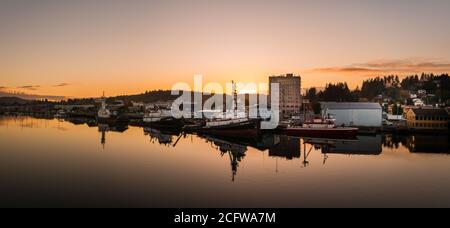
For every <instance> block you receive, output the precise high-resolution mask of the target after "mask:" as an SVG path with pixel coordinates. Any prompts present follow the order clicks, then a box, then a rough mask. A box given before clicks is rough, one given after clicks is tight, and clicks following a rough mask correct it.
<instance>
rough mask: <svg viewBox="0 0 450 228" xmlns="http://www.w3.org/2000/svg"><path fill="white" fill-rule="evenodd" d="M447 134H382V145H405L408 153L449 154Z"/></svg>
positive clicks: (449, 147)
mask: <svg viewBox="0 0 450 228" xmlns="http://www.w3.org/2000/svg"><path fill="white" fill-rule="evenodd" d="M449 141H450V140H449V135H447V134H443V135H438V134H436V135H383V146H384V147H387V148H395V149H397V148H401V147H406V148H407V149H408V151H409V152H410V153H430V154H431V153H436V154H450V145H449Z"/></svg>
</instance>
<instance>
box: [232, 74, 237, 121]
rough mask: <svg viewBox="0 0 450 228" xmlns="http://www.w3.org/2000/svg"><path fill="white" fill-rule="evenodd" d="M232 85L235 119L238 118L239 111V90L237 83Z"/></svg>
mask: <svg viewBox="0 0 450 228" xmlns="http://www.w3.org/2000/svg"><path fill="white" fill-rule="evenodd" d="M231 84H232V86H233V101H234V117H235V118H237V111H238V107H237V106H238V101H237V96H238V94H237V88H236V83H235V82H234V81H231Z"/></svg>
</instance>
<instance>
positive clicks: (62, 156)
mask: <svg viewBox="0 0 450 228" xmlns="http://www.w3.org/2000/svg"><path fill="white" fill-rule="evenodd" d="M72 122H74V123H72ZM72 122H68V121H64V122H61V121H58V120H45V119H34V118H26V117H18V118H15V117H0V146H1V152H0V161H1V165H0V183H1V188H0V206H2V207H5V206H37V207H47V206H50V207H52V206H67V207H79V206H88V207H105V206H106V207H108V206H114V207H364V206H374V207H390V206H401V207H407V206H419V207H427V206H447V207H449V206H450V194H449V192H450V156H449V154H450V152H449V142H448V141H449V138H448V136H447V135H443V136H418V135H417V136H409V137H392V136H382V135H377V136H360V137H359V138H358V140H354V141H333V142H326V143H325V144H321V143H324V142H320V141H317V140H314V139H296V138H288V137H284V136H274V135H265V136H264V137H263V138H262V139H260V140H258V141H255V142H245V143H242V142H239V143H236V142H231V141H229V140H222V139H221V140H219V139H215V138H208V137H199V136H195V135H180V136H178V135H171V134H166V132H162V133H161V132H158V131H154V130H151V129H147V132H145V131H144V129H143V128H139V127H128V128H126V127H122V128H121V127H116V128H113V127H108V126H95V124H93V123H89V124H86V123H83V121H72ZM305 155H306V156H305Z"/></svg>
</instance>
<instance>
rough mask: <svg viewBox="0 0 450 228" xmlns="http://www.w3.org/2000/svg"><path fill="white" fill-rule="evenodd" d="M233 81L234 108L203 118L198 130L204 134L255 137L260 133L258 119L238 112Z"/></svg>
mask: <svg viewBox="0 0 450 228" xmlns="http://www.w3.org/2000/svg"><path fill="white" fill-rule="evenodd" d="M232 83H233V98H234V110H232V111H229V112H226V113H222V112H221V113H218V114H216V115H215V116H212V118H211V119H208V120H205V121H204V122H203V123H202V125H201V126H200V127H198V131H199V132H201V133H205V134H210V135H217V136H223V137H234V138H255V137H257V136H258V135H259V133H260V120H259V119H251V118H249V117H247V116H246V114H245V113H244V112H238V110H237V107H238V102H237V91H236V84H235V83H234V82H232Z"/></svg>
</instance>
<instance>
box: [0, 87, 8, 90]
mask: <svg viewBox="0 0 450 228" xmlns="http://www.w3.org/2000/svg"><path fill="white" fill-rule="evenodd" d="M5 89H9V87H6V86H0V90H5Z"/></svg>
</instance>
